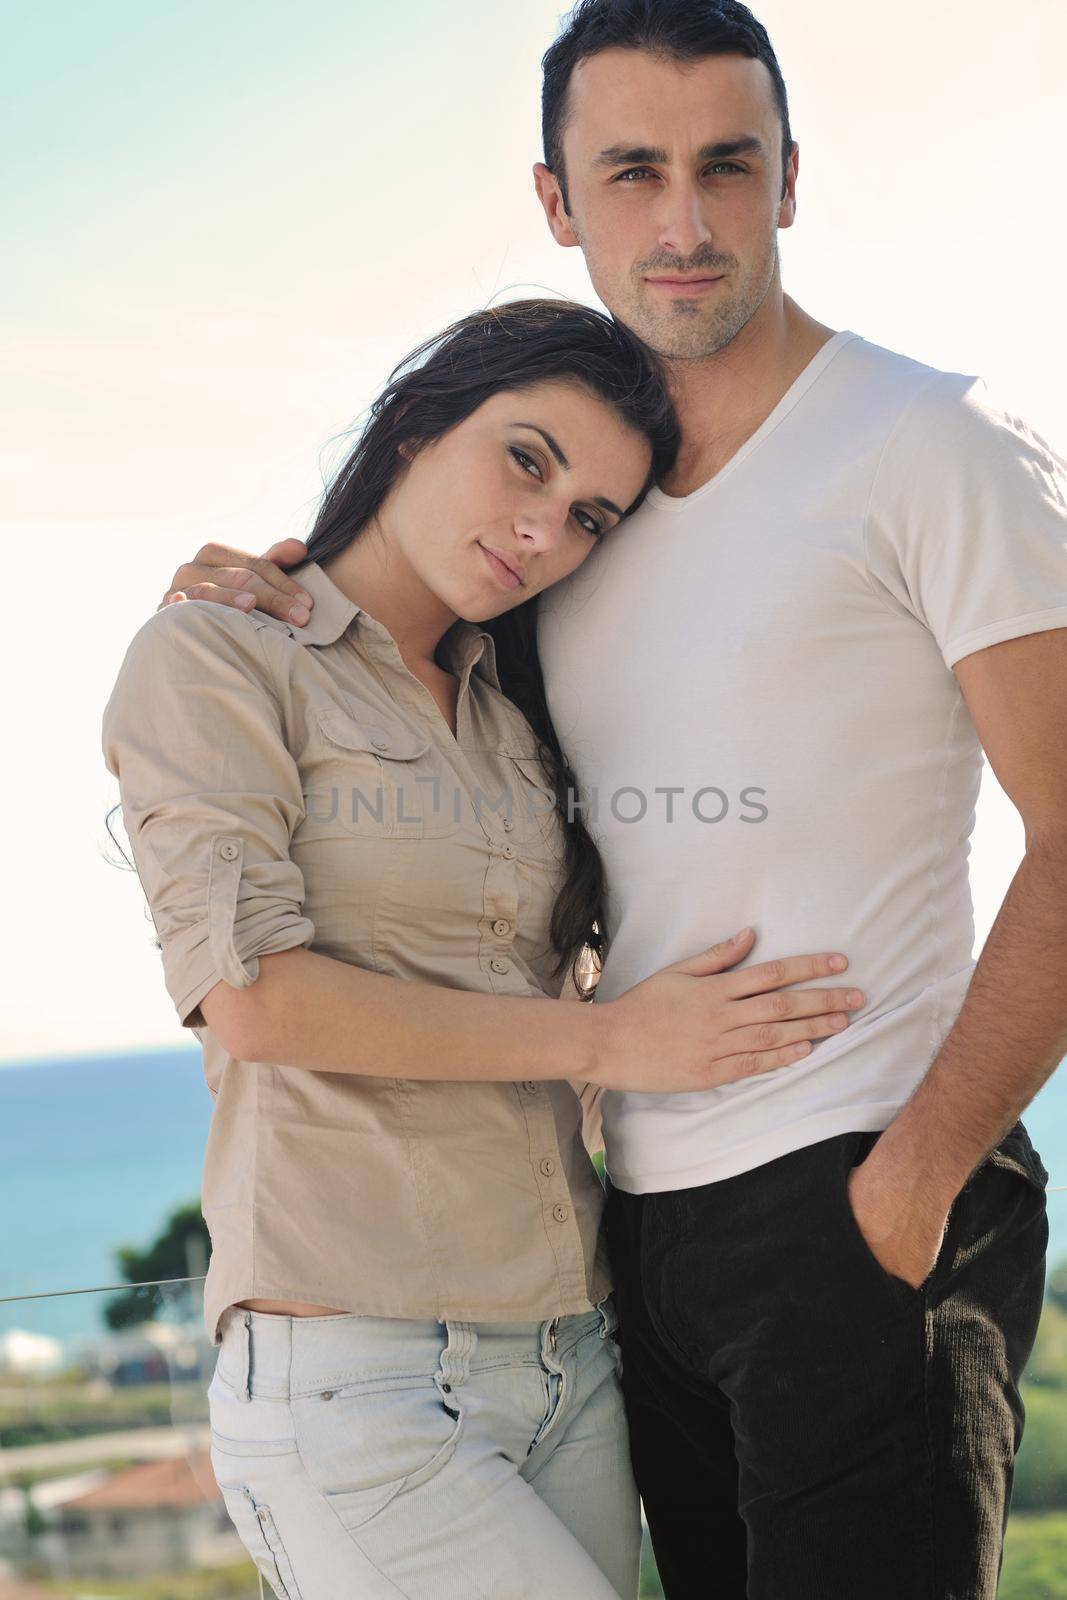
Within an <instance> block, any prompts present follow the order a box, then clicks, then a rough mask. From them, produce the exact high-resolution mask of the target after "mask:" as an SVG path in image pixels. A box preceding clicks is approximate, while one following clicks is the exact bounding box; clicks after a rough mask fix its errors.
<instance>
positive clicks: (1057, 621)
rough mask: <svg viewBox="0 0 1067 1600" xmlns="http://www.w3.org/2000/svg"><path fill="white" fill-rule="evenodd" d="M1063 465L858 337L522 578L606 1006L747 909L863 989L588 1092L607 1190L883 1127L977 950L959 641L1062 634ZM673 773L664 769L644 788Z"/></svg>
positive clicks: (652, 1185) (762, 930) (1065, 592)
mask: <svg viewBox="0 0 1067 1600" xmlns="http://www.w3.org/2000/svg"><path fill="white" fill-rule="evenodd" d="M1065 483H1067V469H1065V465H1064V462H1063V461H1062V460H1061V459H1060V458H1059V457H1057V456H1055V455H1053V453H1052V452H1051V450H1050V449H1049V447H1048V446H1047V445H1046V444H1045V443H1044V442H1043V441H1042V440H1041V439H1040V438H1038V437H1037V436H1036V435H1035V434H1034V433H1033V432H1032V431H1031V430H1030V429H1029V428H1028V427H1027V426H1026V425H1025V424H1024V423H1023V422H1021V421H1019V419H1018V418H1016V417H1013V416H1009V415H1007V414H1005V413H1004V412H1003V411H1001V410H999V409H997V408H996V407H994V406H993V405H992V404H991V403H990V400H989V398H988V395H987V393H986V391H985V387H984V385H983V384H982V383H981V381H980V380H978V379H975V378H972V377H968V376H964V375H962V374H959V373H952V372H948V373H946V372H939V371H937V370H935V369H934V368H932V367H928V366H924V365H922V364H921V363H919V362H917V361H912V360H909V359H908V358H907V357H905V356H901V355H898V354H896V353H895V352H893V351H890V350H885V349H882V348H881V347H879V346H877V345H874V344H871V343H869V342H868V341H867V340H865V339H862V338H860V337H859V336H858V335H857V334H854V333H850V332H848V331H844V332H840V333H837V334H835V335H834V336H833V337H832V338H831V339H830V340H829V341H828V342H827V343H826V344H825V345H823V347H822V348H821V349H820V350H819V351H818V352H817V354H816V355H815V357H814V359H813V360H812V361H811V362H810V364H809V365H808V366H807V367H806V368H805V369H804V371H803V372H802V373H801V374H800V376H799V377H798V378H797V380H796V382H795V383H794V384H793V385H792V387H791V388H790V389H789V391H788V393H787V394H786V395H785V396H784V397H783V399H782V400H781V401H780V403H779V404H778V405H777V406H776V407H775V408H774V410H773V411H772V412H771V414H770V416H768V417H767V419H766V420H765V422H764V423H763V424H762V426H761V427H760V428H759V429H758V430H757V431H756V433H755V434H753V436H752V437H751V438H750V439H749V440H748V441H747V443H746V444H744V445H743V446H742V448H741V449H740V450H739V451H738V452H737V454H736V455H734V456H733V458H732V459H731V460H730V461H729V462H728V463H727V464H726V466H724V467H723V468H722V470H721V471H720V472H718V473H716V475H715V476H714V477H713V478H712V479H711V480H710V481H709V482H708V483H705V484H704V485H703V486H702V487H701V488H699V489H697V490H695V491H694V492H693V493H692V494H690V495H686V496H685V497H684V498H680V499H679V498H671V497H669V496H667V495H664V494H663V493H662V492H661V491H660V490H659V489H654V490H653V491H652V492H651V494H650V495H649V497H648V499H647V501H646V503H645V504H644V505H643V506H642V507H641V509H640V510H639V511H638V512H636V513H635V515H634V516H633V517H632V518H631V519H630V520H629V521H628V522H625V523H623V524H622V526H621V527H620V528H618V529H617V530H616V531H615V532H613V533H610V534H609V535H607V537H606V538H605V539H604V541H603V543H602V544H601V545H599V546H598V547H597V548H596V549H595V550H594V551H593V553H592V554H591V555H590V556H589V557H588V558H587V559H586V561H585V563H584V564H583V565H582V566H581V567H580V568H579V569H578V570H577V572H575V573H573V574H572V575H571V577H569V578H568V579H566V580H565V581H564V582H562V583H560V584H558V585H556V586H555V587H554V588H552V589H551V590H548V591H547V592H546V593H544V594H543V595H542V597H541V602H540V606H541V619H540V624H539V634H538V637H539V646H540V653H541V660H542V665H543V669H544V678H545V688H546V693H547V698H548V704H549V708H550V710H551V713H552V717H553V720H554V722H555V725H556V729H557V732H558V734H559V737H560V741H561V743H562V745H563V748H564V750H565V752H566V753H567V755H568V756H569V758H570V760H571V762H572V764H573V766H574V769H575V773H576V775H577V778H578V780H579V785H580V787H581V790H582V794H583V796H584V797H585V798H586V799H587V800H588V801H589V802H590V805H591V806H592V804H593V802H594V800H595V803H596V811H595V813H593V812H592V810H591V811H590V812H588V813H587V821H588V823H589V825H590V831H591V832H592V834H593V836H594V838H595V839H596V841H597V843H598V845H599V847H600V850H601V853H602V856H603V859H604V864H605V869H606V872H607V878H608V891H609V894H608V903H607V926H606V929H605V931H606V933H607V936H608V938H609V940H610V945H609V950H608V954H607V958H606V962H605V966H604V971H603V974H602V976H601V980H600V986H599V989H598V1003H599V1001H601V1000H604V1001H610V1000H613V999H614V998H615V997H616V996H618V995H619V994H621V993H622V992H623V991H624V990H626V989H629V988H631V987H632V986H633V985H634V984H635V983H638V982H640V981H641V979H643V978H646V977H648V976H649V975H650V974H651V973H653V972H656V971H657V970H658V969H659V968H660V967H663V966H665V965H667V964H668V963H670V962H673V961H678V960H680V959H682V958H683V957H685V956H690V955H693V954H695V953H696V952H698V951H700V950H702V949H703V948H705V947H706V946H707V945H710V944H712V943H715V942H716V941H718V940H720V939H725V938H727V937H729V935H731V934H732V933H734V932H736V931H737V929H739V928H742V927H744V926H746V925H747V924H752V925H753V926H754V927H755V929H756V933H757V936H758V937H757V940H756V943H755V945H754V946H753V951H752V954H751V955H750V956H749V957H748V958H747V960H746V961H745V962H744V963H742V965H745V966H751V965H754V964H756V963H757V962H760V961H765V960H770V959H772V958H774V957H778V956H789V955H800V954H804V953H808V952H816V951H824V950H837V949H840V950H843V951H844V952H845V954H846V955H847V956H848V957H849V959H850V963H851V964H850V967H849V970H848V972H847V973H846V974H844V975H843V976H842V977H840V978H831V979H828V980H819V981H818V982H817V983H815V984H805V985H802V986H801V987H822V986H823V984H824V983H829V984H831V985H832V986H834V987H837V986H839V985H841V986H844V985H846V984H848V983H850V982H854V983H855V984H856V986H857V987H859V988H861V989H863V990H864V991H865V992H866V994H867V996H868V1003H867V1005H866V1006H865V1007H864V1008H863V1010H861V1011H859V1012H854V1013H853V1014H852V1024H851V1026H850V1027H849V1028H847V1029H846V1030H845V1031H844V1033H843V1034H840V1035H837V1036H834V1037H832V1038H828V1039H822V1040H817V1041H815V1043H814V1046H813V1049H812V1053H811V1055H810V1056H809V1057H807V1058H806V1059H805V1060H804V1061H801V1062H798V1063H796V1064H794V1065H790V1066H787V1067H781V1068H778V1069H777V1070H775V1071H773V1072H770V1073H767V1074H764V1075H762V1076H759V1077H756V1078H750V1079H746V1080H745V1081H743V1082H738V1083H732V1084H727V1085H725V1086H724V1087H722V1088H717V1089H710V1090H706V1091H703V1092H701V1093H695V1094H664V1095H658V1094H653V1093H644V1094H634V1093H622V1092H617V1091H607V1092H606V1093H605V1094H604V1096H603V1102H602V1111H603V1124H604V1141H605V1152H606V1166H607V1170H608V1173H609V1175H610V1177H611V1181H612V1183H614V1184H615V1185H616V1186H617V1187H618V1188H621V1189H626V1190H629V1191H631V1192H632V1193H638V1194H640V1193H644V1192H646V1191H649V1190H660V1189H679V1188H683V1187H687V1186H689V1185H694V1184H701V1183H707V1182H710V1181H712V1180H714V1179H718V1178H726V1177H730V1176H731V1175H732V1174H734V1173H738V1172H744V1171H747V1170H748V1169H749V1168H751V1167H755V1166H758V1165H760V1164H761V1163H762V1162H766V1161H770V1160H773V1159H774V1158H775V1157H778V1156H781V1155H784V1154H786V1153H787V1152H788V1151H790V1150H795V1149H799V1148H801V1147H803V1146H806V1145H809V1144H813V1143H815V1142H817V1141H818V1140H820V1139H826V1138H829V1137H831V1136H832V1135H834V1134H837V1133H843V1132H846V1131H849V1130H861V1129H862V1130H869V1131H874V1130H879V1129H882V1128H884V1127H886V1126H887V1125H888V1123H890V1122H891V1121H892V1120H893V1118H894V1117H895V1116H896V1114H897V1112H898V1111H899V1109H900V1107H901V1106H902V1105H903V1103H904V1102H905V1101H906V1100H907V1099H908V1098H909V1096H910V1095H911V1093H912V1091H913V1090H914V1088H915V1087H916V1085H917V1084H918V1082H919V1080H920V1079H921V1078H922V1077H923V1076H924V1074H925V1072H926V1070H927V1068H928V1066H929V1065H930V1062H931V1060H932V1059H933V1057H934V1055H935V1054H936V1053H937V1051H938V1049H939V1047H940V1045H941V1042H942V1040H943V1039H944V1037H945V1035H946V1033H947V1032H948V1030H949V1028H950V1027H951V1024H952V1022H953V1021H954V1019H955V1016H956V1014H957V1012H958V1010H959V1007H960V1004H961V1002H962V1000H963V997H964V993H965V991H966V989H967V986H968V983H969V980H970V977H971V973H972V971H973V969H974V961H973V959H972V957H973V946H974V921H973V914H972V905H971V896H970V886H969V882H968V873H967V857H968V853H969V849H970V846H969V844H968V835H969V834H970V832H971V829H972V826H973V823H974V805H975V800H976V797H977V794H978V786H979V779H980V775H981V767H982V752H981V746H980V744H979V741H978V738H977V736H976V733H975V730H974V725H973V723H972V721H971V718H970V715H969V713H968V710H967V705H966V702H965V701H964V699H963V696H962V694H961V692H960V688H959V684H958V682H957V679H956V676H955V674H954V673H953V672H952V670H951V669H952V666H953V664H954V663H955V662H957V661H958V660H959V659H960V658H961V657H962V656H966V655H968V654H970V653H971V652H973V651H975V650H981V649H983V648H985V647H986V646H987V645H992V644H996V643H999V642H1000V641H1002V640H1005V639H1012V638H1015V637H1016V636H1018V635H1020V634H1027V633H1036V632H1039V631H1041V630H1043V629H1046V628H1063V627H1067V508H1065V495H1064V489H1065ZM672 788H673V789H674V790H675V793H673V794H668V793H664V791H665V790H668V789H672Z"/></svg>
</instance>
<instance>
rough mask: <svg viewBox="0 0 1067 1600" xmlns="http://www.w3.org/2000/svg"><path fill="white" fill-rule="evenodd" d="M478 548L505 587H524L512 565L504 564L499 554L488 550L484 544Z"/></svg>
mask: <svg viewBox="0 0 1067 1600" xmlns="http://www.w3.org/2000/svg"><path fill="white" fill-rule="evenodd" d="M478 549H479V550H480V551H481V552H482V555H483V556H484V557H485V559H486V560H487V561H488V563H489V567H490V570H491V571H492V572H493V574H494V576H495V577H496V578H498V579H499V581H500V582H501V583H502V584H503V585H504V587H505V589H521V588H522V582H521V580H520V579H519V578H518V577H516V575H515V573H514V572H512V570H511V568H510V567H507V566H505V565H504V563H503V561H501V560H500V558H499V557H498V556H495V555H494V554H493V552H492V551H491V550H487V549H486V548H485V545H484V544H479V546H478Z"/></svg>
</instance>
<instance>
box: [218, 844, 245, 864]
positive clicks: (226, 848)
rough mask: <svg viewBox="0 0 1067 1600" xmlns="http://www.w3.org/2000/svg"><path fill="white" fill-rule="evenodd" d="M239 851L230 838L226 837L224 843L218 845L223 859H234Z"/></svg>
mask: <svg viewBox="0 0 1067 1600" xmlns="http://www.w3.org/2000/svg"><path fill="white" fill-rule="evenodd" d="M240 853H241V852H240V849H239V848H238V846H237V845H235V844H234V842H233V840H232V839H227V840H226V842H225V844H220V845H219V855H220V856H221V857H222V859H223V861H236V860H237V857H238V856H239V855H240Z"/></svg>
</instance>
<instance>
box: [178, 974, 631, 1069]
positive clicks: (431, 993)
mask: <svg viewBox="0 0 1067 1600" xmlns="http://www.w3.org/2000/svg"><path fill="white" fill-rule="evenodd" d="M201 1009H202V1011H203V1013H204V1016H205V1018H206V1020H207V1024H208V1026H209V1027H210V1029H211V1031H212V1033H214V1034H215V1035H216V1037H217V1038H219V1039H220V1040H221V1041H222V1043H223V1044H224V1045H225V1047H226V1049H227V1050H228V1051H229V1052H230V1054H231V1055H234V1056H237V1057H239V1058H240V1059H241V1060H242V1061H263V1062H270V1063H272V1064H274V1065H276V1066H287V1067H305V1068H308V1069H309V1070H310V1071H312V1072H350V1073H355V1074H358V1075H360V1076H364V1077H371V1078H445V1079H448V1080H450V1081H460V1080H468V1081H478V1082H496V1083H504V1082H508V1083H510V1082H515V1081H517V1082H522V1081H523V1080H527V1079H529V1080H537V1081H542V1080H544V1079H547V1078H567V1077H570V1076H571V1075H574V1076H585V1075H592V1073H593V1072H594V1070H595V1067H596V1065H597V1062H598V1060H599V1050H598V1048H597V1044H598V1042H599V1040H600V1037H601V1034H602V1032H603V1028H602V1026H601V1025H602V1023H603V1020H604V1019H603V1016H602V1015H598V1016H597V1017H595V1018H594V1015H593V1013H594V1012H595V1010H596V1007H595V1006H591V1005H575V1006H561V1005H554V1004H553V1003H552V1002H551V1000H550V999H549V998H548V996H544V997H542V996H525V995H494V994H477V993H473V992H471V991H470V990H465V989H448V988H444V987H440V986H438V985H436V984H429V983H414V982H412V981H410V980H409V979H407V978H392V977H389V976H387V975H386V974H385V973H381V972H368V971H366V970H365V969H364V968H363V967H357V966H352V965H350V964H349V963H348V962H346V961H337V960H335V959H334V958H333V957H332V956H323V955H319V954H317V952H315V951H314V950H287V951H286V952H285V953H284V954H281V955H271V956H264V957H263V958H262V959H261V960H260V963H259V977H258V978H257V980H256V982H255V983H253V984H252V985H251V986H250V987H248V988H243V989H235V988H232V987H231V986H230V985H229V984H228V983H225V982H222V983H218V984H216V985H215V987H214V988H213V989H212V990H211V991H210V993H209V994H206V995H205V996H204V998H203V1000H202V1001H201Z"/></svg>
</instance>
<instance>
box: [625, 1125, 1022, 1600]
mask: <svg viewBox="0 0 1067 1600" xmlns="http://www.w3.org/2000/svg"><path fill="white" fill-rule="evenodd" d="M878 1138H879V1135H878V1134H877V1133H845V1134H839V1135H837V1136H836V1137H834V1138H831V1139H824V1140H822V1141H821V1142H819V1143H818V1144H813V1145H810V1146H808V1147H807V1148H806V1149H802V1150H796V1151H792V1152H791V1153H790V1154H788V1155H785V1156H781V1157H779V1158H778V1159H777V1160H775V1161H769V1162H767V1163H766V1164H765V1165H763V1166H759V1167H755V1168H753V1169H752V1170H751V1171H749V1172H744V1173H740V1174H738V1175H737V1176H735V1177H732V1178H726V1179H722V1180H720V1181H718V1182H714V1183H708V1184H702V1185H700V1186H697V1187H694V1188H689V1189H673V1190H668V1191H665V1192H663V1193H657V1194H643V1195H635V1194H627V1193H626V1192H625V1191H623V1190H621V1189H616V1188H615V1187H614V1186H613V1185H612V1184H611V1182H610V1180H609V1181H608V1183H607V1194H608V1199H607V1207H606V1212H605V1226H606V1230H607V1240H608V1249H609V1253H610V1257H611V1264H612V1270H613V1273H614V1279H615V1300H616V1307H617V1310H618V1315H619V1330H618V1340H619V1346H620V1349H621V1352H622V1385H623V1393H624V1396H625V1400H626V1407H627V1413H628V1417H629V1427H630V1447H631V1454H632V1457H633V1465H634V1474H635V1477H636V1479H637V1486H638V1489H639V1490H640V1493H641V1497H642V1500H643V1502H644V1508H645V1516H646V1518H647V1521H648V1527H649V1533H650V1535H651V1539H652V1545H653V1549H654V1551H655V1555H656V1561H657V1565H658V1567H659V1571H660V1576H661V1578H662V1581H663V1588H664V1593H665V1595H666V1596H667V1600H993V1597H994V1595H995V1594H996V1587H997V1579H998V1576H999V1572H1000V1565H1001V1560H1002V1555H1003V1540H1004V1528H1005V1523H1006V1521H1007V1515H1008V1507H1009V1503H1010V1499H1011V1486H1012V1476H1013V1468H1014V1457H1015V1454H1016V1451H1017V1450H1018V1448H1019V1443H1020V1441H1021V1438H1022V1430H1023V1418H1024V1412H1023V1404H1022V1400H1021V1398H1020V1395H1019V1379H1020V1376H1021V1374H1022V1370H1023V1367H1024V1366H1025V1364H1026V1361H1027V1360H1028V1358H1029V1356H1030V1352H1031V1350H1032V1349H1033V1345H1034V1339H1035V1337H1036V1334H1037V1326H1038V1322H1039V1320H1040V1316H1041V1307H1042V1301H1043V1297H1044V1288H1045V1252H1046V1247H1047V1244H1048V1219H1047V1215H1046V1207H1045V1189H1046V1185H1047V1184H1048V1173H1047V1172H1046V1170H1045V1168H1044V1165H1043V1163H1042V1161H1041V1158H1040V1157H1039V1156H1038V1154H1037V1153H1036V1151H1035V1150H1034V1147H1033V1145H1032V1144H1031V1142H1030V1138H1029V1135H1028V1134H1027V1132H1026V1130H1025V1128H1024V1127H1023V1125H1022V1123H1017V1124H1016V1125H1015V1127H1014V1128H1013V1129H1012V1130H1011V1132H1010V1133H1009V1134H1007V1135H1006V1137H1005V1138H1004V1139H1003V1140H1002V1141H1001V1143H1000V1145H999V1146H998V1147H997V1149H996V1150H994V1151H993V1152H991V1154H990V1155H989V1156H988V1157H987V1159H986V1160H985V1161H984V1162H983V1163H982V1165H981V1166H980V1167H979V1168H978V1170H977V1171H976V1172H975V1173H974V1174H973V1175H972V1177H971V1179H970V1181H969V1182H968V1183H967V1185H966V1187H965V1188H964V1189H963V1190H962V1191H961V1193H960V1195H959V1196H958V1197H957V1199H956V1202H955V1204H954V1205H953V1208H952V1212H951V1214H950V1217H949V1224H948V1229H947V1232H946V1235H945V1239H944V1243H943V1245H942V1248H941V1251H940V1254H939V1257H938V1261H937V1264H936V1266H935V1268H934V1270H933V1272H932V1273H931V1274H930V1276H929V1277H928V1278H927V1280H926V1282H925V1283H924V1284H923V1285H922V1286H921V1288H919V1289H913V1288H912V1287H911V1285H910V1284H908V1283H906V1282H905V1281H904V1279H903V1278H897V1277H894V1276H892V1275H891V1274H890V1273H888V1272H886V1271H885V1270H884V1269H883V1267H882V1266H881V1265H880V1263H879V1262H878V1260H877V1259H876V1257H875V1256H874V1255H873V1254H872V1253H871V1251H870V1249H869V1247H868V1245H867V1243H866V1241H865V1239H864V1237H863V1235H862V1233H861V1232H860V1231H859V1228H858V1226H857V1224H856V1221H855V1217H854V1214H853V1212H852V1208H851V1204H850V1203H849V1198H848V1189H847V1183H848V1174H849V1172H850V1170H851V1168H852V1167H853V1166H854V1165H857V1164H858V1163H859V1162H860V1161H862V1160H863V1159H864V1157H865V1156H866V1155H867V1154H868V1152H869V1151H870V1149H871V1148H872V1146H873V1145H874V1144H875V1143H876V1142H877V1140H878Z"/></svg>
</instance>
